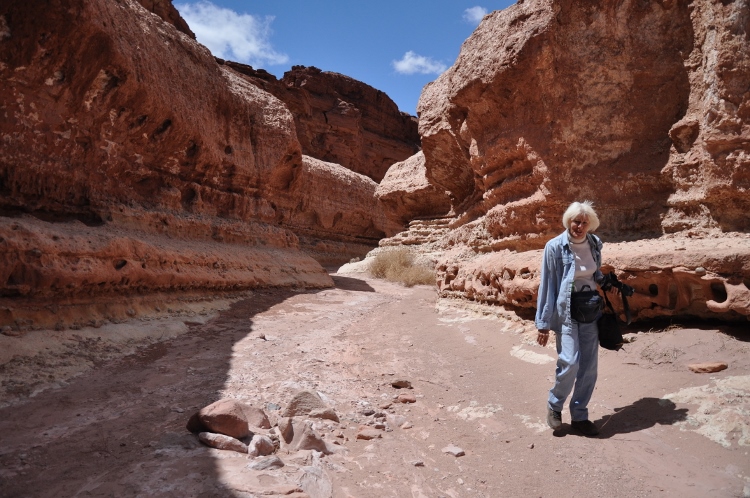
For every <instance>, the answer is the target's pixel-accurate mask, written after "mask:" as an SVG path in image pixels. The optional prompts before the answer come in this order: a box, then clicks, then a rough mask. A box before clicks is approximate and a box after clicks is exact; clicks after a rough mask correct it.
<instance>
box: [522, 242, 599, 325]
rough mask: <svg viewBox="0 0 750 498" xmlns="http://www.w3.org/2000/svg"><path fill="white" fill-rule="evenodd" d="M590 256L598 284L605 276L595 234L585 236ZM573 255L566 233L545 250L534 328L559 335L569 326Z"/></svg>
mask: <svg viewBox="0 0 750 498" xmlns="http://www.w3.org/2000/svg"><path fill="white" fill-rule="evenodd" d="M586 238H587V239H588V241H589V245H590V246H591V254H592V255H593V256H594V261H595V262H596V272H594V281H595V282H596V283H601V281H602V279H603V278H604V276H603V275H602V272H601V270H600V268H601V266H602V241H601V240H600V239H599V237H597V236H596V235H594V234H591V233H589V234H587V235H586ZM575 275H576V268H575V255H574V254H573V250H572V249H571V248H570V245H569V242H568V232H567V230H566V231H565V232H563V233H562V234H560V235H558V236H557V237H555V238H554V239H552V240H550V241H549V242H547V244H546V245H545V246H544V256H542V274H541V278H540V282H539V293H538V296H537V301H536V320H535V321H536V328H537V329H538V330H554V331H555V332H557V333H559V332H561V331H562V328H563V325H567V326H568V327H571V326H572V322H571V318H570V294H571V292H572V287H573V282H574V281H575Z"/></svg>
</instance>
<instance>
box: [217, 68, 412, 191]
mask: <svg viewBox="0 0 750 498" xmlns="http://www.w3.org/2000/svg"><path fill="white" fill-rule="evenodd" d="M220 62H221V63H224V64H226V65H227V66H228V67H230V68H232V69H233V70H235V71H237V72H239V73H241V74H243V75H244V76H245V77H247V78H248V80H249V81H251V82H253V84H255V85H257V86H259V87H260V88H262V89H264V90H266V91H267V92H269V93H271V94H273V95H274V96H276V97H277V98H278V99H279V100H281V101H282V102H284V104H286V106H287V107H288V108H289V110H290V111H291V112H292V115H293V116H294V124H295V127H296V130H297V138H298V139H299V142H300V145H301V146H302V153H303V154H306V155H308V156H311V157H315V158H318V159H320V160H323V161H326V162H331V163H336V164H341V165H342V166H344V167H346V168H348V169H350V170H352V171H355V172H357V173H361V174H363V175H365V176H368V177H370V178H372V179H373V180H375V181H376V182H379V181H380V180H382V179H383V176H384V175H385V172H386V171H387V170H388V168H389V167H390V166H391V165H392V164H393V163H395V162H397V161H403V160H404V159H406V158H408V157H409V156H411V155H412V154H414V153H416V152H417V151H418V150H419V133H418V131H417V121H416V119H415V118H414V117H413V116H410V115H408V114H406V113H403V112H399V110H398V107H397V106H396V104H395V103H394V102H393V101H392V100H391V99H390V98H389V97H388V95H386V94H385V93H383V92H381V91H380V90H376V89H375V88H372V87H371V86H369V85H366V84H364V83H361V82H359V81H357V80H354V79H352V78H350V77H348V76H344V75H343V74H338V73H332V72H328V71H321V70H320V69H318V68H316V67H304V66H294V67H292V69H291V71H287V72H286V73H284V77H283V78H281V80H278V79H276V77H275V76H273V75H272V74H269V73H268V72H266V71H264V70H256V69H253V68H252V67H250V66H246V65H244V64H239V63H236V62H230V61H221V60H220Z"/></svg>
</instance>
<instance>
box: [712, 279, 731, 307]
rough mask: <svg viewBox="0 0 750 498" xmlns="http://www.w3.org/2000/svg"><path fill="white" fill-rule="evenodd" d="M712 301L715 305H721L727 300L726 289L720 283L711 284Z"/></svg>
mask: <svg viewBox="0 0 750 498" xmlns="http://www.w3.org/2000/svg"><path fill="white" fill-rule="evenodd" d="M711 295H712V298H713V299H712V300H713V301H716V302H717V303H723V302H724V301H726V300H727V289H726V287H724V284H723V283H722V282H713V283H712V284H711Z"/></svg>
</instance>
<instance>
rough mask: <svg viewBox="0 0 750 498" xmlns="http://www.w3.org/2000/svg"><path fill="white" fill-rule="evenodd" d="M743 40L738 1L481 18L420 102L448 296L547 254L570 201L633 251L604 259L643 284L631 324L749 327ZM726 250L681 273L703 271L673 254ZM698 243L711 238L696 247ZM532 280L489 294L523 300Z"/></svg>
mask: <svg viewBox="0 0 750 498" xmlns="http://www.w3.org/2000/svg"><path fill="white" fill-rule="evenodd" d="M749 33H750V6H748V4H747V2H710V1H699V2H685V1H676V0H674V1H661V2H598V3H591V2H574V1H568V0H566V1H561V0H525V1H523V2H519V3H517V4H515V5H513V6H511V7H509V8H508V9H506V10H503V11H498V12H494V13H492V14H490V15H488V16H486V17H485V19H484V20H483V21H482V23H481V24H480V26H479V27H478V28H477V29H476V31H475V32H474V33H473V35H472V36H471V37H470V38H468V39H467V40H466V41H465V42H464V44H463V46H462V49H461V53H460V55H459V57H458V59H457V60H456V62H455V64H454V65H453V66H452V67H451V68H450V69H449V70H447V71H446V72H445V73H443V74H442V75H441V76H440V77H439V78H438V79H437V80H435V81H434V82H432V83H430V84H429V85H427V87H425V89H424V91H423V93H422V96H421V98H420V101H419V106H418V114H419V131H420V135H421V137H422V146H423V152H424V156H425V169H426V178H427V179H428V181H429V182H430V183H431V184H432V185H433V186H435V187H436V188H439V189H441V190H444V191H447V192H448V194H449V196H450V200H451V206H452V214H453V215H454V217H453V219H452V222H451V225H450V227H451V230H450V231H449V232H448V233H447V234H445V235H443V236H442V237H441V244H442V247H443V248H444V249H449V248H450V249H451V252H450V253H449V255H448V256H447V260H446V261H444V262H443V263H442V264H440V265H439V266H438V268H439V276H440V277H441V278H442V282H443V283H442V284H441V289H442V292H443V293H444V294H445V295H448V294H451V293H453V294H454V295H458V296H464V297H468V298H473V297H474V296H475V295H477V293H476V292H474V291H470V290H467V289H466V288H465V285H464V284H465V282H467V281H468V280H469V275H473V277H472V278H473V279H474V281H482V280H487V281H488V282H489V281H491V280H492V278H490V277H489V274H486V275H484V276H482V275H483V274H482V272H483V271H484V270H482V268H480V267H479V266H477V265H480V263H478V262H473V263H471V264H470V263H466V261H468V260H470V259H472V258H473V257H474V256H475V255H477V254H490V256H487V258H489V259H487V260H484V259H483V260H482V261H486V262H487V264H488V265H490V266H492V268H493V269H494V270H499V273H497V272H495V274H496V275H500V276H502V275H503V273H504V270H505V269H506V268H504V267H503V263H502V261H511V259H509V256H503V255H504V254H511V253H513V254H515V253H519V252H524V251H533V250H538V249H541V248H542V247H543V246H544V244H545V242H546V241H547V240H549V239H550V238H551V237H552V236H554V235H556V234H557V233H559V232H561V231H562V230H563V228H562V226H561V222H560V220H561V216H562V213H563V211H564V210H565V208H566V207H567V205H568V204H569V203H570V202H572V201H575V200H584V199H590V200H592V201H594V204H595V208H596V210H597V212H598V213H599V216H600V218H601V222H602V223H601V228H600V229H599V230H598V234H599V235H600V236H601V237H602V238H603V239H604V240H605V242H607V243H608V247H610V248H611V250H613V251H616V248H614V247H613V245H614V244H617V243H623V244H624V243H625V242H627V241H631V242H632V241H640V242H641V244H640V245H639V246H638V247H639V249H638V251H637V254H630V253H629V251H626V253H624V254H623V253H621V252H619V251H618V252H617V254H618V257H617V259H616V260H613V264H614V263H616V265H614V268H615V270H616V271H617V272H619V273H621V274H622V275H625V274H626V273H627V275H628V278H630V279H634V280H632V281H633V282H638V285H637V286H636V287H637V288H638V287H642V288H639V295H638V297H637V298H635V299H634V302H635V306H636V307H637V308H639V313H640V316H644V317H645V316H660V315H681V314H686V315H693V314H698V315H700V316H720V317H722V318H727V319H746V318H745V317H746V316H747V315H748V314H750V308H748V306H747V304H739V303H742V302H744V303H747V302H748V297H747V296H748V293H750V291H749V290H748V289H747V282H748V281H750V264H748V253H750V244H745V242H748V240H747V238H746V237H745V236H746V235H747V233H748V231H750V218H749V217H748V216H747V213H748V212H750V192H749V191H748V188H749V187H750V92H748V91H747V88H748V83H749V82H750V38H749V37H750V34H749ZM725 239H726V240H727V241H728V244H729V245H730V246H731V249H730V250H729V251H727V252H725V253H721V254H723V255H724V256H723V257H725V258H726V261H716V260H713V259H711V262H710V264H704V265H702V267H704V269H705V270H706V271H707V273H706V274H702V275H700V276H699V277H697V280H696V279H687V280H686V279H685V278H682V277H680V278H678V274H679V273H680V272H681V271H682V270H681V268H687V269H688V271H690V272H692V271H694V270H695V268H690V267H686V266H684V261H682V258H681V257H680V255H679V253H676V252H674V251H678V250H679V247H680V246H682V245H683V244H682V241H683V240H686V241H687V242H685V244H684V245H685V247H684V250H686V251H688V253H691V254H692V257H691V258H690V261H691V265H693V266H694V267H699V266H701V265H699V263H700V260H701V259H707V260H708V259H710V258H709V256H710V255H711V253H712V251H711V249H710V248H711V245H712V243H713V244H714V245H716V246H720V245H721V244H722V243H723V241H724V240H725ZM391 240H392V239H391ZM658 240H667V241H669V240H672V241H673V242H672V243H671V244H672V245H671V246H670V245H669V244H670V243H667V246H663V245H661V246H657V245H653V246H652V244H656V243H657V241H658ZM693 240H703V241H706V240H710V241H714V242H709V243H701V245H699V246H696V247H699V249H698V252H695V251H693V249H692V248H691V241H693ZM737 240H739V241H740V243H738V244H735V242H736V241H737ZM383 243H385V244H387V243H388V242H381V244H383ZM434 246H435V244H434V243H432V244H431V247H430V249H431V250H434ZM624 247H628V248H629V249H632V248H633V247H634V246H632V245H626V246H624ZM605 250H606V249H605ZM652 250H653V251H654V252H657V251H658V252H659V254H660V257H659V264H658V265H652V264H651V262H650V261H649V258H648V254H649V252H650V251H652ZM610 254H614V252H613V253H610ZM670 255H671V256H672V259H671V260H670V259H669V257H670ZM530 257H531V259H533V258H536V257H537V256H536V255H533V257H532V256H531V255H530ZM498 258H499V259H498ZM665 258H666V259H665ZM516 259H518V258H516V257H514V258H513V261H515V260H516ZM490 260H492V261H490ZM498 261H499V262H500V263H498ZM605 263H606V260H605ZM498 264H499V266H498ZM509 264H510V263H509ZM514 265H515V263H513V265H511V266H513V267H511V268H507V270H508V272H507V273H508V275H511V274H513V275H517V274H518V275H526V276H527V277H529V276H533V272H532V271H531V267H530V266H529V265H531V261H530V260H529V262H528V263H524V264H523V265H521V267H519V268H515V266H514ZM480 266H481V265H480ZM709 267H710V268H709ZM470 268H471V269H470ZM524 270H527V271H524ZM462 271H463V272H465V273H466V275H465V277H466V278H460V277H459V275H461V272H462ZM485 273H487V272H485ZM534 278H538V276H537V277H534ZM534 278H532V281H534ZM501 280H502V278H501ZM688 280H689V282H688ZM743 282H744V283H743ZM482 285H485V284H482ZM536 285H538V280H537V281H536V283H535V284H533V285H531V286H529V285H528V284H527V283H526V280H524V285H522V286H520V287H518V286H515V287H514V288H516V289H519V288H520V289H522V292H521V291H519V292H521V294H520V295H519V296H520V297H518V296H515V294H513V295H510V294H509V295H508V296H505V297H502V296H500V297H499V298H498V299H499V301H503V302H504V303H509V306H521V307H525V306H532V304H528V303H534V301H535V297H534V295H535V292H536V291H535V288H536V287H535V286H536ZM652 285H654V286H656V289H655V288H654V287H652ZM696 286H697V287H699V288H700V289H701V291H700V292H698V291H695V287H696ZM649 288H650V289H651V290H650V291H649ZM530 289H534V290H533V292H532V294H531V295H529V290H530ZM669 289H671V290H669ZM730 289H731V291H730ZM513 292H516V291H513ZM501 293H502V292H501ZM730 295H731V296H733V297H729V296H730ZM666 296H672V297H666ZM682 296H692V297H690V298H683V297H682ZM742 296H745V297H742ZM701 301H702V303H703V304H696V303H697V302H701ZM728 301H732V302H733V303H735V304H733V305H731V306H730V305H729V304H726V305H725V304H722V303H726V302H728ZM514 302H515V303H521V302H523V303H526V304H523V305H521V304H513V303H514ZM706 303H708V304H706ZM534 305H535V304H534ZM698 308H700V309H698ZM730 308H731V310H730ZM646 310H648V311H646Z"/></svg>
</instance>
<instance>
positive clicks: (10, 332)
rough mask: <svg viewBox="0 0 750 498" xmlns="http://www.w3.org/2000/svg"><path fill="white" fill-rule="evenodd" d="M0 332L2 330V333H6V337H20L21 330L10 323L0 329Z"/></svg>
mask: <svg viewBox="0 0 750 498" xmlns="http://www.w3.org/2000/svg"><path fill="white" fill-rule="evenodd" d="M0 332H2V334H3V335H7V336H8V337H21V335H22V334H21V331H20V330H16V329H14V328H13V327H11V326H10V325H6V326H5V327H3V328H2V329H0Z"/></svg>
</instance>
